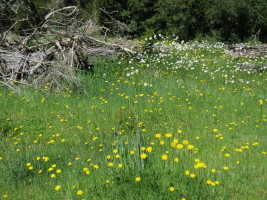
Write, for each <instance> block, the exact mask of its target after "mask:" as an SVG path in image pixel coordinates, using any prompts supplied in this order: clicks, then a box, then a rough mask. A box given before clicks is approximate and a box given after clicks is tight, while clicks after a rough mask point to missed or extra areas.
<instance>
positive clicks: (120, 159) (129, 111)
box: [0, 40, 267, 199]
mask: <svg viewBox="0 0 267 200" xmlns="http://www.w3.org/2000/svg"><path fill="white" fill-rule="evenodd" d="M160 44H161V45H162V46H163V47H165V49H163V50H162V49H161V48H160V49H158V51H157V52H154V53H151V52H150V53H146V52H144V53H143V54H142V55H138V56H136V57H134V58H127V59H126V58H122V59H121V60H117V61H109V62H104V61H103V62H98V63H96V65H95V66H94V74H83V75H81V76H82V79H83V85H84V87H85V88H86V93H85V94H82V95H81V94H79V91H72V90H71V89H70V88H65V91H64V92H55V94H47V93H46V91H47V90H48V88H49V83H47V84H46V85H45V86H44V89H43V91H35V90H32V91H24V92H21V93H15V92H13V91H9V90H7V89H3V88H1V91H0V106H1V112H0V120H1V124H0V134H1V137H0V145H1V151H0V174H1V178H0V195H1V198H6V199H120V198H123V199H266V197H267V192H266V190H265V188H267V180H266V178H267V172H266V166H267V157H266V156H267V155H266V154H267V143H266V142H267V138H266V127H267V124H266V120H267V108H266V104H267V96H266V94H267V89H266V88H267V87H266V86H267V85H266V80H267V74H266V72H265V71H255V70H251V69H240V67H239V65H240V63H244V62H251V63H257V64H259V65H263V64H264V63H265V64H266V63H267V60H266V57H258V58H249V57H232V56H231V55H229V54H228V53H227V51H226V47H225V45H224V44H222V43H208V42H197V41H192V42H189V43H183V42H181V43H178V42H176V41H175V40H173V41H172V40H165V41H162V42H161V43H160ZM166 47H168V50H166Z"/></svg>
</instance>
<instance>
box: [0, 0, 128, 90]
mask: <svg viewBox="0 0 267 200" xmlns="http://www.w3.org/2000/svg"><path fill="white" fill-rule="evenodd" d="M65 5H68V4H65V3H64V2H63V4H62V1H55V2H54V3H53V4H51V5H50V7H48V6H47V7H41V6H40V5H39V6H37V5H36V4H34V3H33V1H30V0H22V1H12V0H11V1H8V0H4V1H3V2H1V15H2V18H1V37H0V42H1V43H0V46H1V48H0V86H1V85H2V86H3V85H4V86H8V87H10V88H12V89H15V88H19V87H17V86H19V85H27V86H31V87H32V86H33V87H39V88H41V87H43V86H44V85H45V84H46V83H49V87H50V89H51V88H55V89H58V90H59V89H61V88H63V87H69V86H80V83H79V79H78V78H77V72H78V71H81V70H82V71H87V72H92V70H93V69H92V62H93V59H94V58H95V57H97V56H99V55H104V56H105V57H110V56H116V55H117V54H118V53H117V52H122V51H123V52H127V53H132V51H131V50H130V49H128V48H126V47H124V46H122V45H120V44H118V43H116V42H113V43H110V42H106V41H105V34H102V36H101V35H99V32H102V33H106V32H107V31H108V29H107V28H106V27H101V26H97V25H95V22H94V20H93V19H92V18H88V19H86V18H83V16H84V15H83V11H82V10H81V9H80V8H79V7H78V6H65ZM78 5H79V4H78ZM114 23H116V21H115V22H114ZM96 34H97V35H98V37H95V35H96Z"/></svg>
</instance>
